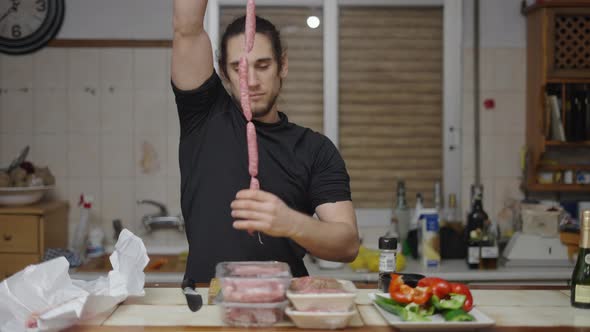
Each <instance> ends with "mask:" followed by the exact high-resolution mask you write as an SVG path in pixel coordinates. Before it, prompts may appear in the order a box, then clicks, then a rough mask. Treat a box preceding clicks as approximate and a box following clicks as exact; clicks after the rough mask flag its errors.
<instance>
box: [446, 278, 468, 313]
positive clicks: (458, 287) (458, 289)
mask: <svg viewBox="0 0 590 332" xmlns="http://www.w3.org/2000/svg"><path fill="white" fill-rule="evenodd" d="M450 285H451V293H455V294H463V295H465V296H466V299H465V303H463V310H465V311H466V312H468V311H470V310H471V309H472V308H473V296H472V295H471V291H470V290H469V287H467V285H465V284H460V283H451V284H450Z"/></svg>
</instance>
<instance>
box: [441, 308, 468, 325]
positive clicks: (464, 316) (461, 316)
mask: <svg viewBox="0 0 590 332" xmlns="http://www.w3.org/2000/svg"><path fill="white" fill-rule="evenodd" d="M443 317H444V318H445V321H447V322H471V321H474V320H475V317H473V316H472V315H470V314H468V313H466V312H465V310H463V309H454V310H449V311H445V312H443Z"/></svg>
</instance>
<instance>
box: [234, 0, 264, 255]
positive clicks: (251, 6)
mask: <svg viewBox="0 0 590 332" xmlns="http://www.w3.org/2000/svg"><path fill="white" fill-rule="evenodd" d="M244 30H245V36H246V38H245V43H244V55H242V57H241V58H240V64H239V66H238V74H239V76H240V104H241V106H242V112H244V117H245V118H246V121H248V123H247V124H246V139H247V143H248V173H249V174H250V189H255V190H258V189H260V182H258V179H257V178H256V176H258V142H257V140H256V127H254V123H252V108H251V104H250V91H249V84H248V58H247V55H248V53H250V51H252V48H253V47H254V36H255V34H256V4H255V1H254V0H248V2H247V4H246V26H245V27H244ZM248 233H250V235H252V233H253V231H252V230H249V231H248ZM258 241H259V242H260V243H261V244H262V238H261V236H260V233H258Z"/></svg>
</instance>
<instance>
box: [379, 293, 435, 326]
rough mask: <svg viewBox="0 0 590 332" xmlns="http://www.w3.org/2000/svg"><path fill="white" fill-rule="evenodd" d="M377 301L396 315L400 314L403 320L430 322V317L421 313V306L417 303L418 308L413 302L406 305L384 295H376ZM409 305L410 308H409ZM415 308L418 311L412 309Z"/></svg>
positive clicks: (380, 305) (384, 308)
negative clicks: (412, 304)
mask: <svg viewBox="0 0 590 332" xmlns="http://www.w3.org/2000/svg"><path fill="white" fill-rule="evenodd" d="M375 303H377V305H378V306H379V307H381V308H382V309H383V310H385V311H387V312H390V313H392V314H394V315H396V316H398V317H399V318H400V319H401V320H403V321H406V322H429V321H430V319H428V318H427V317H424V316H422V315H420V314H419V313H418V312H417V311H418V310H419V306H418V305H417V304H415V306H417V307H418V308H414V306H411V304H409V305H407V306H406V307H404V306H402V305H400V304H398V303H397V302H395V301H393V300H391V299H388V298H385V297H382V296H376V297H375ZM408 307H409V308H408ZM412 310H415V311H416V312H414V311H412Z"/></svg>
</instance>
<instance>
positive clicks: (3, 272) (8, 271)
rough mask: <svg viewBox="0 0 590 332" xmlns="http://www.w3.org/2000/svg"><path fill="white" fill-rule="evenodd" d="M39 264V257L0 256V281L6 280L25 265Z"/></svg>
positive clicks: (22, 255) (21, 255)
mask: <svg viewBox="0 0 590 332" xmlns="http://www.w3.org/2000/svg"><path fill="white" fill-rule="evenodd" d="M38 262H39V256H37V255H27V254H0V280H2V279H4V278H8V277H10V276H11V275H13V274H14V273H16V272H18V271H20V270H22V269H24V268H25V267H27V265H31V264H36V263H38Z"/></svg>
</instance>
